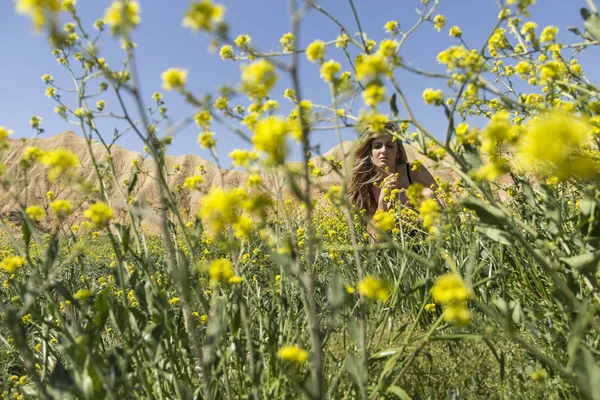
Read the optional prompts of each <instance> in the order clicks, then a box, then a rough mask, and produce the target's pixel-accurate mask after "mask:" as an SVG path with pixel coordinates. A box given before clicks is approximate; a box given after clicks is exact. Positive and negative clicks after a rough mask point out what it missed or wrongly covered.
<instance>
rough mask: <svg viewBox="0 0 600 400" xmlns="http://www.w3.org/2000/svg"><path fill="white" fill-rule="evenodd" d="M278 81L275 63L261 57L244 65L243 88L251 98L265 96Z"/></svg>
mask: <svg viewBox="0 0 600 400" xmlns="http://www.w3.org/2000/svg"><path fill="white" fill-rule="evenodd" d="M276 82H277V73H276V71H275V67H274V66H273V64H271V63H270V62H268V61H267V60H265V59H260V60H258V61H255V62H253V63H251V64H249V65H242V90H243V91H244V92H245V93H246V94H247V95H248V96H249V97H250V98H251V99H255V100H258V99H260V98H263V97H265V96H266V95H267V94H268V92H269V91H270V90H271V88H273V86H274V85H275V83H276Z"/></svg>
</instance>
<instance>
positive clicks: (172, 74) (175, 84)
mask: <svg viewBox="0 0 600 400" xmlns="http://www.w3.org/2000/svg"><path fill="white" fill-rule="evenodd" d="M187 74H188V70H187V69H181V68H169V69H167V70H166V71H164V72H163V73H162V74H161V75H160V77H161V79H162V87H163V89H165V90H173V89H175V90H179V91H181V90H183V88H184V87H185V84H186V82H187Z"/></svg>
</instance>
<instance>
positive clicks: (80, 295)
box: [73, 289, 94, 300]
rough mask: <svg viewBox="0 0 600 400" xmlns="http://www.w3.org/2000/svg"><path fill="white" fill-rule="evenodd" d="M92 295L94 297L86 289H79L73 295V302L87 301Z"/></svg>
mask: <svg viewBox="0 0 600 400" xmlns="http://www.w3.org/2000/svg"><path fill="white" fill-rule="evenodd" d="M93 295H94V293H93V292H92V291H91V290H88V289H79V290H78V291H77V292H76V293H75V294H74V295H73V297H74V298H75V300H87V299H89V298H90V297H92V296H93Z"/></svg>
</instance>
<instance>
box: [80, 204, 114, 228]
mask: <svg viewBox="0 0 600 400" xmlns="http://www.w3.org/2000/svg"><path fill="white" fill-rule="evenodd" d="M84 215H85V217H86V218H88V219H90V220H91V221H92V222H93V223H94V225H96V226H103V225H106V224H108V221H110V220H111V218H112V217H113V210H112V208H111V207H110V206H109V205H108V204H106V203H104V202H102V201H98V202H96V203H94V204H92V205H91V206H90V208H88V209H87V210H85V213H84Z"/></svg>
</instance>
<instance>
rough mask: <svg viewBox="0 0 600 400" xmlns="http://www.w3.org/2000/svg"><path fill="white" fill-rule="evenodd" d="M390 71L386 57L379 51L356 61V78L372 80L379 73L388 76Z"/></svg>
mask: <svg viewBox="0 0 600 400" xmlns="http://www.w3.org/2000/svg"><path fill="white" fill-rule="evenodd" d="M390 74H391V71H390V69H389V64H388V62H387V60H386V57H385V56H384V55H383V54H381V53H375V54H369V55H367V56H364V57H362V59H361V60H360V62H357V63H356V79H358V80H363V79H365V80H368V81H372V80H375V79H377V78H378V77H379V75H385V76H389V75H390Z"/></svg>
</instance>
